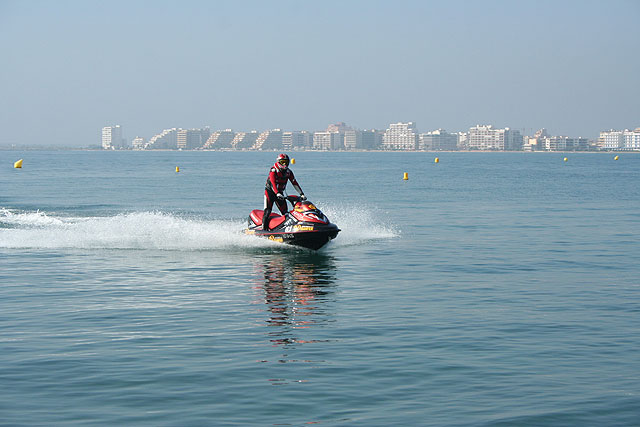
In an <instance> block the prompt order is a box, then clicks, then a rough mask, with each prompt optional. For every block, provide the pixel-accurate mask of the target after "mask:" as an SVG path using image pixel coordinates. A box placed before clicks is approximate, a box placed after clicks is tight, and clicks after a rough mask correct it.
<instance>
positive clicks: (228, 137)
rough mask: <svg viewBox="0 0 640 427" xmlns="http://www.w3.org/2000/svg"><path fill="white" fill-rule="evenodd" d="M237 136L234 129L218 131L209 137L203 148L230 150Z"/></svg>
mask: <svg viewBox="0 0 640 427" xmlns="http://www.w3.org/2000/svg"><path fill="white" fill-rule="evenodd" d="M235 136H236V134H235V132H234V131H233V130H232V129H224V130H217V131H215V132H213V133H212V134H211V136H209V138H208V139H207V142H206V143H205V144H204V145H203V146H202V148H203V149H205V150H219V149H229V148H231V143H232V142H233V139H234V138H235Z"/></svg>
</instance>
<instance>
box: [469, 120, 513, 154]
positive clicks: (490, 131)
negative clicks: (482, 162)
mask: <svg viewBox="0 0 640 427" xmlns="http://www.w3.org/2000/svg"><path fill="white" fill-rule="evenodd" d="M522 142H523V140H522V135H521V134H520V132H519V131H517V130H513V129H509V128H504V129H494V128H493V126H491V125H477V126H475V127H472V128H470V129H469V134H468V136H467V142H466V144H467V147H468V148H469V150H492V151H505V150H521V149H522Z"/></svg>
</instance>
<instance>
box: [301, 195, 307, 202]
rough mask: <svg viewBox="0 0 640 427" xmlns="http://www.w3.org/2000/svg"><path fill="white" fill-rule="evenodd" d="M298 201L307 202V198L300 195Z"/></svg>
mask: <svg viewBox="0 0 640 427" xmlns="http://www.w3.org/2000/svg"><path fill="white" fill-rule="evenodd" d="M300 200H302V201H303V202H304V201H305V200H307V196H305V195H304V194H301V195H300Z"/></svg>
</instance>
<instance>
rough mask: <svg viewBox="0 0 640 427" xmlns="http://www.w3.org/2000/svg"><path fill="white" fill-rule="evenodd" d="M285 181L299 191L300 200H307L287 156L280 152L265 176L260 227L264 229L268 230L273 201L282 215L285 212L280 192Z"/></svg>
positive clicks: (284, 203) (283, 197)
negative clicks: (266, 176)
mask: <svg viewBox="0 0 640 427" xmlns="http://www.w3.org/2000/svg"><path fill="white" fill-rule="evenodd" d="M287 181H291V184H293V187H294V188H295V189H296V191H297V192H298V193H300V199H301V200H307V197H306V196H305V195H304V193H303V192H302V189H301V188H300V185H299V184H298V181H296V178H295V177H294V176H293V171H292V170H291V169H289V156H287V155H286V154H280V155H279V156H278V158H277V159H276V162H275V164H274V165H273V167H272V168H271V169H270V170H269V177H268V178H267V183H266V185H265V189H264V212H263V215H262V229H263V230H265V231H268V230H269V215H271V209H272V208H273V203H274V202H275V203H276V204H277V205H278V209H280V212H282V214H283V215H284V214H285V213H286V212H287V200H286V197H285V196H284V194H282V192H283V191H284V189H285V187H286V186H287Z"/></svg>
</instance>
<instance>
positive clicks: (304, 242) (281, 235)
mask: <svg viewBox="0 0 640 427" xmlns="http://www.w3.org/2000/svg"><path fill="white" fill-rule="evenodd" d="M300 227H313V228H315V229H314V230H309V231H293V229H295V226H294V227H293V228H292V231H284V230H283V231H278V230H269V231H264V230H262V229H259V228H254V229H251V228H249V229H247V230H246V233H247V234H252V235H255V236H259V237H264V238H266V239H269V240H273V241H275V242H280V243H287V244H289V245H294V246H301V247H303V248H307V249H313V250H318V249H320V248H321V247H323V246H324V245H326V244H327V243H329V241H331V240H333V239H335V238H336V236H337V235H338V233H339V232H340V229H339V228H338V227H337V226H336V225H335V224H328V225H326V226H324V227H318V226H317V225H314V226H310V225H301V226H300Z"/></svg>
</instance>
